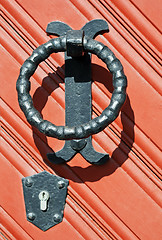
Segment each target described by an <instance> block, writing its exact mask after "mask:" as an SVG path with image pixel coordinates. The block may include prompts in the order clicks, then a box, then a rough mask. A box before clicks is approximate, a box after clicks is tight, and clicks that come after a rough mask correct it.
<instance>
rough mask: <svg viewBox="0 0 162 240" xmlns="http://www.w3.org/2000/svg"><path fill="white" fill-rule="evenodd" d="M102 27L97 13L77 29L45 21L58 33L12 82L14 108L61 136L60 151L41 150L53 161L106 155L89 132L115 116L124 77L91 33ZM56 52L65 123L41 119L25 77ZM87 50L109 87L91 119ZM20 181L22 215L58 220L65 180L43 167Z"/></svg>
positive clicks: (41, 222) (48, 223) (45, 223)
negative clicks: (60, 57) (61, 56)
mask: <svg viewBox="0 0 162 240" xmlns="http://www.w3.org/2000/svg"><path fill="white" fill-rule="evenodd" d="M108 31H109V28H108V24H107V22H106V21H104V20H100V19H96V20H92V21H90V22H88V23H87V24H85V26H84V27H82V29H81V30H72V29H71V27H69V26H68V25H67V24H65V23H63V22H59V21H55V22H51V23H49V24H48V26H47V29H46V32H47V33H48V34H49V35H57V36H58V38H54V39H51V40H49V41H48V42H46V43H44V44H42V45H41V46H39V47H38V48H37V49H35V50H34V51H33V53H32V55H31V56H30V57H29V58H28V59H27V60H26V61H25V62H24V64H23V65H22V67H21V69H20V74H19V77H18V80H17V83H16V88H17V92H18V101H19V105H20V108H21V110H22V111H23V112H24V114H25V116H26V118H27V120H28V122H29V123H30V124H31V125H32V126H34V127H36V128H37V129H38V130H39V131H40V132H42V133H44V134H45V135H46V136H49V137H54V138H57V139H62V140H66V141H65V145H64V147H63V148H62V149H61V150H60V151H58V152H56V153H48V154H47V157H48V159H49V160H50V161H51V162H53V163H63V162H67V161H69V160H70V159H71V158H72V157H73V156H74V155H75V154H76V153H78V152H79V153H80V154H81V155H82V156H83V157H84V158H85V159H86V160H87V161H88V162H89V163H91V164H98V165H99V164H103V163H105V162H106V161H107V160H108V158H109V155H108V154H103V153H99V152H96V151H95V150H94V148H93V146H92V138H91V135H92V134H96V133H98V132H100V131H102V130H103V129H104V128H106V127H107V126H108V125H109V124H110V123H112V122H113V121H114V120H115V119H116V118H117V116H118V114H119V111H120V109H121V107H122V105H123V104H124V102H125V99H126V87H127V78H126V76H125V74H124V71H123V66H122V64H121V62H120V61H119V60H118V59H117V58H116V56H115V55H114V53H113V52H112V51H111V50H110V49H109V48H108V47H107V46H105V45H104V44H102V43H101V42H98V41H96V40H94V38H95V37H96V36H97V35H99V34H103V33H104V32H108ZM57 52H65V120H66V122H65V126H56V125H54V124H53V123H51V122H49V121H47V120H43V119H42V117H41V114H40V113H39V112H38V111H37V110H36V109H35V108H34V106H33V100H32V98H31V96H30V94H29V91H30V81H29V79H30V77H31V76H32V75H33V74H34V72H35V70H36V68H37V67H38V65H39V63H41V62H42V61H44V60H46V59H47V58H48V57H49V56H50V54H52V53H57ZM91 54H95V55H97V57H98V58H100V59H101V60H102V61H103V62H104V63H105V64H106V65H107V68H108V70H109V71H110V72H111V73H112V76H113V87H114V91H113V93H112V97H111V101H110V104H109V106H108V107H107V108H106V109H105V110H104V111H103V112H102V113H101V115H100V116H98V117H96V118H94V119H91V111H92V99H91V98H92V97H91ZM22 183H23V191H24V199H25V206H26V214H27V219H28V221H30V222H32V223H33V224H34V225H36V226H37V227H39V228H40V229H42V230H43V231H46V230H47V229H49V228H50V227H52V226H54V225H56V224H58V223H60V222H61V221H62V219H63V210H64V206H65V200H66V195H67V187H68V180H66V179H64V178H60V177H58V176H54V175H53V174H50V173H48V172H46V171H44V172H42V173H38V174H35V175H33V176H31V177H26V178H23V179H22Z"/></svg>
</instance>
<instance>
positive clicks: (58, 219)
mask: <svg viewBox="0 0 162 240" xmlns="http://www.w3.org/2000/svg"><path fill="white" fill-rule="evenodd" d="M53 219H54V221H55V222H60V221H61V216H60V215H59V214H58V213H56V214H55V215H54V217H53Z"/></svg>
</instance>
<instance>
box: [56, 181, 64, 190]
mask: <svg viewBox="0 0 162 240" xmlns="http://www.w3.org/2000/svg"><path fill="white" fill-rule="evenodd" d="M58 187H59V189H61V188H64V187H65V182H64V181H62V180H61V181H59V182H58Z"/></svg>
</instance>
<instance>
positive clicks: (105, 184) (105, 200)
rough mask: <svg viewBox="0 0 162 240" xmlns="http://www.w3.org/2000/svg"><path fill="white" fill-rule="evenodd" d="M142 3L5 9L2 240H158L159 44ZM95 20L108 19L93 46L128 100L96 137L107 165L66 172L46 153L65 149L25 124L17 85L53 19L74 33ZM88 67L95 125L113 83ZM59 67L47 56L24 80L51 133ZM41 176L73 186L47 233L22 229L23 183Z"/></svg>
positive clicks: (58, 117) (99, 66) (59, 108)
mask: <svg viewBox="0 0 162 240" xmlns="http://www.w3.org/2000/svg"><path fill="white" fill-rule="evenodd" d="M132 2H133V1H132ZM139 4H140V3H138V2H137V4H134V3H133V4H132V3H131V2H130V1H127V0H126V1H108V0H105V1H104V0H101V1H95V0H90V1H85V0H84V1H73V0H71V1H67V0H66V1H64V2H60V1H57V0H55V1H51V2H48V4H47V1H45V0H42V1H41V2H40V1H37V0H34V1H21V0H17V1H14V0H11V1H4V0H3V1H2V29H1V35H0V37H1V43H2V48H1V55H2V56H3V57H2V59H1V64H0V67H1V79H3V82H4V84H2V85H1V89H0V93H1V97H2V100H1V122H2V127H3V130H2V141H1V142H2V144H1V152H2V156H1V159H2V163H3V164H2V167H1V171H2V174H1V177H2V180H1V182H2V181H3V182H4V180H3V179H8V181H6V182H5V183H4V184H3V189H4V192H3V194H2V200H1V205H2V208H3V209H2V214H1V219H2V221H1V222H2V225H3V229H2V232H4V234H6V236H8V238H11V237H10V236H9V235H10V234H11V235H13V237H14V238H15V239H21V238H20V236H21V234H22V235H23V236H24V239H37V236H39V239H45V238H47V239H51V237H52V236H53V234H55V239H71V238H72V239H159V236H160V235H161V234H162V232H161V229H162V226H160V224H161V217H162V214H161V205H162V195H161V187H162V185H161V181H160V178H161V135H162V134H161V133H160V132H161V129H162V128H161V122H160V117H161V95H160V94H161V89H162V88H161V78H160V74H161V70H160V64H159V63H160V57H161V55H160V48H159V40H160V37H159V29H158V20H157V18H156V19H155V18H153V19H152V21H151V15H149V18H147V17H146V16H145V8H144V5H143V6H140V7H139ZM137 5H138V6H137ZM139 8H141V10H139ZM146 13H147V11H146ZM136 16H138V21H136V19H137V18H136ZM95 18H102V19H105V20H107V21H108V23H109V26H110V33H108V34H104V36H100V37H98V38H97V40H99V41H101V42H103V43H104V44H105V45H107V46H108V47H109V48H110V49H111V50H112V51H113V52H114V53H115V54H116V56H117V57H118V58H119V59H120V60H121V62H122V64H123V66H124V69H125V72H126V75H127V77H128V90H127V93H128V98H127V102H126V104H125V106H124V107H123V109H122V112H121V114H120V116H119V117H118V118H117V120H116V121H115V122H113V123H112V124H110V125H109V127H107V128H106V129H105V130H104V131H103V132H101V133H99V134H96V135H95V136H94V137H93V145H94V147H95V149H96V150H98V151H100V152H109V153H110V156H111V158H110V160H109V162H108V163H107V164H106V165H104V166H99V167H98V166H91V165H90V164H88V163H87V162H86V161H85V160H84V159H83V158H82V157H81V156H80V155H79V154H78V155H76V156H75V157H74V159H73V160H72V161H71V162H69V163H68V164H67V165H60V166H57V165H52V164H50V163H49V162H48V160H47V158H46V153H47V152H51V151H52V149H53V150H54V151H57V150H59V149H61V147H62V146H63V142H62V141H59V140H57V139H52V138H46V137H45V136H44V135H43V134H40V133H39V132H38V131H36V130H35V129H34V128H33V129H32V128H31V126H30V125H29V124H28V123H27V121H26V119H25V117H24V115H23V113H22V112H21V110H20V108H19V105H18V102H17V94H16V79H17V77H18V74H19V69H20V66H21V65H22V63H23V62H24V61H25V60H26V58H27V57H28V56H29V55H30V54H31V53H32V51H33V49H35V48H36V47H38V46H39V45H40V44H43V43H44V42H46V41H48V40H49V37H47V36H46V33H45V29H46V26H47V24H48V23H49V22H50V21H54V20H61V21H64V22H66V23H68V24H69V25H70V26H71V27H73V28H74V29H80V28H81V27H82V26H83V25H84V24H85V23H86V22H87V21H89V20H92V19H95ZM141 22H142V24H141ZM153 22H154V23H153ZM159 27H160V25H159ZM149 31H150V32H149ZM153 33H154V34H153ZM92 60H93V65H92V79H93V86H92V97H93V101H92V103H93V117H96V116H98V115H99V114H100V113H101V112H102V111H103V109H104V108H105V107H106V106H107V105H108V103H109V101H110V98H111V92H112V84H111V75H110V74H109V73H108V72H107V70H106V67H105V65H104V64H103V63H102V62H101V61H100V60H98V59H97V58H96V57H93V59H92ZM63 65H64V55H63V54H62V53H58V54H53V55H51V56H50V57H49V58H48V60H47V61H46V62H44V63H41V64H40V66H39V67H38V69H37V71H36V73H35V74H34V75H33V77H32V78H31V83H32V88H31V94H32V96H33V100H34V104H35V107H36V108H37V109H38V110H39V111H40V112H41V114H42V115H43V118H44V119H48V120H49V121H51V122H53V123H55V124H57V125H61V124H63V125H64V121H65V120H64V119H65V113H64V109H65V102H64V97H65V96H64V95H65V92H64V90H65V89H64V66H63ZM40 99H41V101H40ZM43 170H47V171H49V172H51V173H53V174H58V175H60V176H62V177H65V178H68V179H70V186H69V191H68V198H67V205H66V208H65V219H64V221H63V223H61V224H59V225H58V226H56V227H54V228H52V229H50V230H49V231H47V232H45V233H43V232H41V230H39V229H37V228H36V227H35V226H33V225H31V224H30V223H29V222H27V221H26V217H25V210H24V203H23V195H22V189H21V178H22V177H23V176H29V175H32V174H35V173H36V172H40V171H43ZM12 179H14V182H13V180H12ZM5 189H8V191H6V190H5ZM15 189H16V194H15V195H14V191H15ZM1 191H2V190H1ZM11 193H12V194H11ZM13 196H15V198H13ZM6 199H10V200H12V201H10V203H9V204H8V202H7V201H8V200H7V201H6ZM17 201H18V202H20V205H19V210H18V211H17V212H16V209H17V208H16V205H17V204H16V202H17ZM5 229H6V230H5ZM5 231H6V233H5ZM65 237H66V238H65ZM14 238H13V239H14Z"/></svg>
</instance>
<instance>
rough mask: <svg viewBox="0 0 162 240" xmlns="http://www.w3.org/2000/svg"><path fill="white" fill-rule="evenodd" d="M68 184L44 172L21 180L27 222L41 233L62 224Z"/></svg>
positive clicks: (66, 181)
mask: <svg viewBox="0 0 162 240" xmlns="http://www.w3.org/2000/svg"><path fill="white" fill-rule="evenodd" d="M68 183H69V181H68V180H66V179H64V178H61V177H58V176H55V175H53V174H50V173H48V172H46V171H44V172H41V173H38V174H35V175H33V176H30V177H25V178H23V179H22V184H23V192H24V201H25V207H26V215H27V220H28V221H29V222H31V223H33V224H34V225H35V226H37V227H38V228H40V229H41V230H43V231H46V230H47V229H49V228H51V227H53V226H55V225H56V224H58V223H60V222H62V219H63V211H64V206H65V200H66V195H67V187H68ZM43 198H44V200H45V198H46V203H45V205H46V204H47V206H44V203H43V204H42V203H41V201H43ZM41 199H42V200H41Z"/></svg>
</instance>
